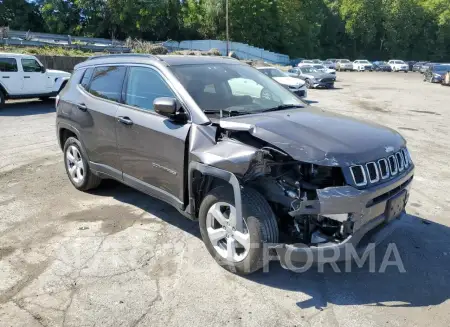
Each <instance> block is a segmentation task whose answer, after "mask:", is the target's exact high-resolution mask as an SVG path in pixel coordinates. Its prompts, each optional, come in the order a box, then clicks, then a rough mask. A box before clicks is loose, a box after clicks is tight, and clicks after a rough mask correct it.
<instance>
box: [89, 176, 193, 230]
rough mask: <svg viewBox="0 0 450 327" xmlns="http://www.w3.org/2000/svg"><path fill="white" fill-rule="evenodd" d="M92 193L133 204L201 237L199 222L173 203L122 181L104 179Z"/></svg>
mask: <svg viewBox="0 0 450 327" xmlns="http://www.w3.org/2000/svg"><path fill="white" fill-rule="evenodd" d="M90 193H92V194H95V195H99V196H107V197H112V198H114V199H116V200H118V201H120V202H124V203H128V204H132V205H134V206H136V207H138V208H140V209H142V210H145V211H146V212H148V213H150V214H152V215H155V216H157V217H158V218H160V219H161V220H163V221H165V222H166V223H168V224H171V225H173V226H175V227H178V228H180V229H182V230H183V231H185V232H188V233H190V234H192V235H193V236H195V237H198V238H201V237H200V230H199V228H198V222H196V221H192V220H190V219H188V218H186V217H184V216H183V215H182V214H181V213H179V212H178V211H177V210H176V209H175V208H173V207H172V206H171V205H169V204H167V203H165V202H163V201H160V200H158V199H156V198H154V197H151V196H150V195H147V194H144V193H141V192H139V191H137V190H135V189H133V188H131V187H128V186H126V185H124V184H121V183H120V182H117V181H115V180H111V179H107V180H104V181H102V184H101V185H100V187H99V188H97V189H95V190H92V191H90Z"/></svg>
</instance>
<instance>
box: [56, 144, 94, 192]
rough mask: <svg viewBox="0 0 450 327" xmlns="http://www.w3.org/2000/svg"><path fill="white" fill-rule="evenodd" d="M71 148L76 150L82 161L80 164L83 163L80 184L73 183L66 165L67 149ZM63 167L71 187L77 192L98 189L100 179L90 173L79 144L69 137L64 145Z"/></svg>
mask: <svg viewBox="0 0 450 327" xmlns="http://www.w3.org/2000/svg"><path fill="white" fill-rule="evenodd" d="M71 146H74V147H75V148H77V149H78V151H79V154H80V156H81V158H82V159H83V160H82V163H83V173H84V178H83V180H82V181H81V182H80V183H77V182H75V181H74V180H73V179H72V177H71V175H70V173H69V167H68V164H67V154H68V152H67V149H68V148H69V147H71ZM64 167H65V168H66V173H67V177H69V180H70V182H71V183H72V185H73V186H75V188H76V189H77V190H80V191H87V190H90V189H94V188H96V187H98V186H99V185H100V183H101V181H102V179H101V178H100V177H98V176H97V175H95V174H93V173H92V171H91V169H90V168H89V163H88V160H87V158H86V156H85V155H84V152H83V151H82V147H81V143H80V141H78V140H77V139H76V138H75V137H69V138H68V139H67V140H66V143H64Z"/></svg>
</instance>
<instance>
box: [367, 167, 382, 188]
mask: <svg viewBox="0 0 450 327" xmlns="http://www.w3.org/2000/svg"><path fill="white" fill-rule="evenodd" d="M366 168H367V175H368V176H369V181H370V182H371V183H376V182H378V181H379V180H380V174H379V172H378V166H377V164H376V163H375V162H368V163H366ZM371 169H372V170H373V171H374V173H375V177H374V178H372V174H371Z"/></svg>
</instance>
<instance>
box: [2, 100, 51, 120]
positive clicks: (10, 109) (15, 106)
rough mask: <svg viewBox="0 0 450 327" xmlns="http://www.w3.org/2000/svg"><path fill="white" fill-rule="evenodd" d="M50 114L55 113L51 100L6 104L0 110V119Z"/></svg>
mask: <svg viewBox="0 0 450 327" xmlns="http://www.w3.org/2000/svg"><path fill="white" fill-rule="evenodd" d="M50 112H55V102H54V101H52V99H50V100H48V101H41V100H31V101H26V102H6V104H5V106H4V107H3V108H0V117H7V116H9V117H14V116H16V117H18V116H32V115H42V114H48V113H50Z"/></svg>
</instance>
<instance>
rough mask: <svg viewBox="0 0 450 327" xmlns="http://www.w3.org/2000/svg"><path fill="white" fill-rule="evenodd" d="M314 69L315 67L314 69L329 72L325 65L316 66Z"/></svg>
mask: <svg viewBox="0 0 450 327" xmlns="http://www.w3.org/2000/svg"><path fill="white" fill-rule="evenodd" d="M313 67H314V69H317V70H327V68H325V66H323V65H314V66H313Z"/></svg>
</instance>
